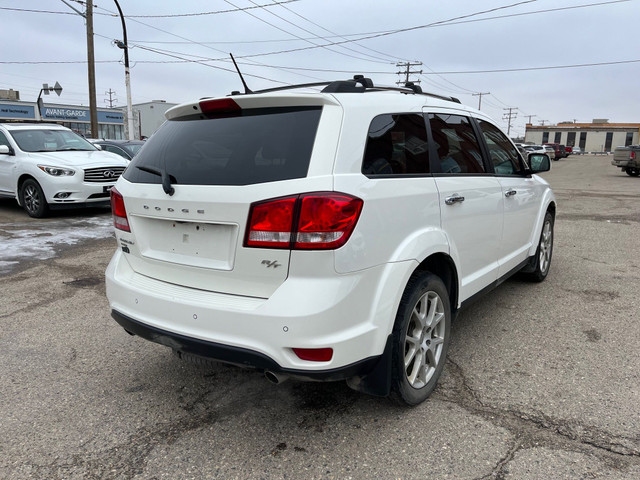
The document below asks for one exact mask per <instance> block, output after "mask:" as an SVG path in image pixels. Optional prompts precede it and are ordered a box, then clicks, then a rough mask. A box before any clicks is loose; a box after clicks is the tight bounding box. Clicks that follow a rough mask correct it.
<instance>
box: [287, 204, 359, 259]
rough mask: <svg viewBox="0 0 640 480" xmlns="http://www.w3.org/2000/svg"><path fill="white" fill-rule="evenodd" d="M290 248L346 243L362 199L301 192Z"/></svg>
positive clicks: (330, 245) (332, 246) (309, 247)
mask: <svg viewBox="0 0 640 480" xmlns="http://www.w3.org/2000/svg"><path fill="white" fill-rule="evenodd" d="M300 200H301V206H300V219H299V221H298V230H297V232H296V238H295V244H294V247H293V248H294V249H315V248H323V249H331V248H338V247H340V246H342V245H344V244H345V243H346V241H347V240H348V239H349V236H350V235H351V232H352V231H353V228H354V227H355V226H356V222H357V221H358V216H359V215H360V210H361V209H362V200H360V199H359V198H354V197H351V196H349V195H344V194H336V193H319V194H308V195H301V197H300Z"/></svg>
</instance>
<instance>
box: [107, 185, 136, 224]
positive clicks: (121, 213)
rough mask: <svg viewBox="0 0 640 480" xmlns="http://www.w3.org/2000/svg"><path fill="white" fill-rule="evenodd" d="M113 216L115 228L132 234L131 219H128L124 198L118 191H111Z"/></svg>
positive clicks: (113, 189)
mask: <svg viewBox="0 0 640 480" xmlns="http://www.w3.org/2000/svg"><path fill="white" fill-rule="evenodd" d="M111 214H112V215H113V226H114V227H116V228H117V229H118V230H124V231H125V232H130V231H131V228H129V219H128V218H127V209H126V208H125V206H124V198H122V195H121V194H120V192H119V191H118V190H116V189H115V187H114V188H112V189H111Z"/></svg>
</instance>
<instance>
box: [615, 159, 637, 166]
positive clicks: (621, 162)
mask: <svg viewBox="0 0 640 480" xmlns="http://www.w3.org/2000/svg"><path fill="white" fill-rule="evenodd" d="M611 165H613V166H615V167H619V168H626V167H630V168H638V163H637V162H634V161H632V160H611Z"/></svg>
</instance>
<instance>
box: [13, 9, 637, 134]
mask: <svg viewBox="0 0 640 480" xmlns="http://www.w3.org/2000/svg"><path fill="white" fill-rule="evenodd" d="M65 1H66V3H67V4H69V5H72V6H74V7H75V8H77V9H78V10H81V11H84V10H85V4H84V2H79V1H77V0H65ZM119 3H120V6H121V8H122V10H123V13H124V15H125V19H126V25H127V34H128V40H129V46H130V50H129V58H130V62H131V66H132V68H131V90H132V97H133V103H134V104H135V103H142V102H147V101H151V100H158V99H162V100H166V101H167V102H171V103H181V102H189V101H193V100H196V99H198V98H200V97H205V96H221V95H227V94H228V93H230V92H231V91H232V90H242V85H241V83H240V80H239V78H238V76H237V75H236V74H235V73H233V72H231V71H227V70H230V69H233V66H232V64H231V63H230V61H229V58H228V53H229V52H231V53H233V54H234V56H235V57H236V59H237V60H238V62H239V63H240V68H241V70H242V71H243V73H244V74H245V78H246V80H247V82H248V84H249V86H250V87H251V88H252V89H254V90H257V89H261V88H269V87H274V86H279V85H282V84H291V83H308V82H314V81H323V80H335V79H341V78H349V77H351V76H352V75H353V74H356V73H362V74H365V75H367V76H370V77H371V78H372V79H373V81H374V83H377V84H385V85H391V84H395V82H396V81H398V80H399V79H400V77H399V76H398V75H397V73H396V72H398V70H399V68H398V67H397V66H396V64H397V63H398V62H411V63H416V62H422V65H417V66H412V67H411V70H412V71H420V70H421V71H422V74H414V75H411V78H412V79H419V80H420V81H421V85H422V87H423V89H424V90H427V91H432V92H435V93H439V94H445V95H453V96H456V97H458V98H460V100H461V101H462V103H464V104H466V105H471V106H474V107H477V106H478V101H479V99H480V98H481V99H482V110H483V111H485V112H487V113H488V114H490V115H491V116H492V117H493V118H494V119H495V120H496V121H498V123H499V124H500V125H502V126H503V127H504V128H505V129H506V121H504V120H503V115H504V114H505V113H506V112H505V110H504V109H505V108H507V107H513V108H517V110H513V112H514V113H517V118H516V119H515V120H514V122H513V124H512V136H514V133H515V134H521V135H523V134H524V125H525V122H526V120H527V118H528V116H529V115H535V116H534V117H532V118H531V120H532V123H534V124H536V125H537V124H540V122H541V121H543V120H544V121H545V124H550V123H557V122H560V121H566V120H569V121H574V120H575V121H577V122H591V121H592V119H594V118H608V119H609V120H610V121H611V122H639V123H640V108H639V106H640V100H639V93H640V81H639V79H640V41H639V40H638V39H639V38H640V37H639V36H638V32H639V31H640V24H639V19H640V0H623V1H620V0H619V1H611V0H609V1H606V0H605V1H601V2H596V1H590V0H560V1H559V0H529V1H519V2H517V1H516V0H448V1H446V2H445V1H440V0H422V1H420V0H412V1H405V0H395V1H371V0H366V1H365V0H289V1H287V0H280V1H279V4H276V0H231V1H225V0H199V1H198V0H182V1H179V2H178V1H172V2H159V1H157V0H153V1H152V0H135V1H134V0H119ZM94 5H95V7H94V31H95V38H94V45H95V59H96V62H97V63H96V91H97V105H98V106H100V107H102V106H107V105H108V102H107V100H108V98H109V95H108V94H107V93H106V92H107V91H109V90H112V91H115V92H116V94H115V95H114V98H115V99H116V100H115V103H114V104H115V105H117V106H121V105H125V104H126V92H125V84H124V77H125V75H124V64H123V62H124V58H123V51H122V50H121V49H119V48H117V47H116V46H115V45H114V44H113V40H114V39H122V26H121V23H120V18H119V17H118V16H117V9H116V6H115V3H114V1H113V0H101V1H100V2H97V3H94ZM268 5H271V6H268ZM247 7H257V8H252V9H247ZM258 7H259V8H258ZM483 12H484V13H483ZM0 15H1V17H0V18H2V29H0V44H1V45H2V49H1V50H0V52H1V53H0V89H9V88H13V89H14V90H19V91H20V98H21V99H22V100H28V101H35V99H36V98H37V96H38V93H39V91H40V88H41V86H42V83H49V84H50V85H53V84H54V83H55V82H56V81H58V82H60V84H61V85H62V87H63V92H62V95H61V97H60V98H59V99H58V98H57V97H55V96H54V97H51V96H49V97H45V101H46V102H51V103H54V102H58V101H59V103H64V104H70V105H88V104H89V100H88V98H89V96H88V86H87V84H88V82H87V42H86V26H85V22H84V19H83V18H82V17H81V16H79V15H78V14H76V13H74V12H73V10H72V9H71V8H69V6H67V5H66V4H65V3H64V2H63V1H62V0H0ZM152 16H160V17H152ZM329 44H333V45H330V46H327V45H329ZM276 52H281V53H276ZM194 61H195V62H194ZM587 64H606V65H593V66H577V65H587ZM564 66H572V67H568V68H546V69H545V68H542V67H564ZM497 70H503V71H497ZM504 70H512V71H504ZM479 72H482V73H479ZM487 92H490V93H489V94H487V95H483V96H482V97H479V96H477V95H476V96H474V95H473V94H474V93H476V94H477V93H487Z"/></svg>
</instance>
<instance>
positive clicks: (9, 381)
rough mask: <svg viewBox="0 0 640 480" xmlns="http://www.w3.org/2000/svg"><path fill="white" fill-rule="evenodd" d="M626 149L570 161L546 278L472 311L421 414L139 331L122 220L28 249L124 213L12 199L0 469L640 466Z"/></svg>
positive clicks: (207, 471)
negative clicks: (268, 374)
mask: <svg viewBox="0 0 640 480" xmlns="http://www.w3.org/2000/svg"><path fill="white" fill-rule="evenodd" d="M610 161H611V157H609V156H590V155H583V156H572V157H569V158H568V159H563V160H560V161H557V162H553V168H552V170H551V171H550V172H547V173H545V174H544V175H543V176H544V178H546V179H547V180H548V181H549V182H550V183H551V185H552V187H553V188H554V190H555V193H556V196H557V199H558V214H557V218H556V224H555V245H554V252H553V259H552V265H551V271H550V274H549V277H548V278H547V280H546V281H545V282H543V283H540V284H531V283H527V282H524V281H521V280H519V279H512V280H509V281H507V282H505V283H504V284H502V285H501V286H500V287H498V288H497V289H496V290H494V291H493V292H491V293H490V294H489V295H487V296H486V297H484V298H483V299H482V300H480V301H479V302H477V303H475V304H474V305H473V306H471V307H470V308H469V309H467V310H465V311H464V312H462V313H461V314H460V316H459V317H458V319H457V321H456V322H455V323H454V324H453V328H452V334H453V339H452V344H451V347H450V350H449V355H448V359H447V365H446V368H445V372H444V375H443V377H442V379H441V382H440V385H439V386H438V388H437V389H436V391H435V392H434V394H433V395H432V397H431V398H430V399H429V400H427V401H426V402H425V403H423V404H421V405H419V406H417V407H415V408H406V407H401V406H398V405H395V404H394V403H392V402H391V401H389V400H387V399H381V398H375V397H370V396H365V395H362V394H359V393H357V392H354V391H352V390H350V389H349V388H348V387H347V386H346V385H345V384H344V383H342V382H341V383H328V384H327V383H302V382H296V381H292V380H290V381H287V382H285V383H283V384H281V385H273V384H271V383H269V382H268V381H267V380H266V379H265V378H264V377H263V376H262V375H261V374H259V373H257V372H253V371H247V370H240V369H238V368H235V367H229V366H225V365H215V364H212V365H194V364H191V363H187V362H184V361H181V360H180V359H178V358H177V357H175V356H174V355H172V354H171V352H170V351H169V349H167V348H166V347H162V346H160V345H156V344H152V343H150V342H147V341H144V340H141V339H139V338H136V337H131V336H129V335H128V334H126V333H125V332H124V330H122V328H120V327H119V326H118V325H117V324H116V323H115V322H114V321H113V320H112V319H111V317H110V315H109V307H108V303H107V300H106V297H105V288H104V270H105V268H106V265H107V263H108V261H109V259H110V257H111V255H112V253H113V251H114V250H115V241H114V240H113V238H112V237H111V235H109V234H108V232H107V234H100V235H98V236H95V237H83V236H80V238H78V239H77V240H75V241H73V242H66V243H65V242H64V241H61V242H60V243H58V244H55V245H54V246H53V247H52V249H51V251H52V252H53V253H52V254H50V255H47V256H45V257H43V258H40V257H38V258H36V257H35V256H33V255H31V256H22V257H20V256H19V255H16V254H15V245H16V244H15V241H14V240H15V235H16V234H15V232H16V231H19V230H20V231H22V230H25V229H27V230H29V229H30V230H32V231H33V232H34V235H35V236H37V237H43V238H45V240H46V237H47V235H49V234H50V232H51V230H52V229H54V227H55V229H59V228H60V229H62V230H63V231H64V228H65V225H66V226H68V227H72V226H73V227H74V228H75V227H77V226H78V224H80V226H82V225H85V226H87V228H88V229H90V230H91V229H93V228H94V227H95V226H96V225H98V226H100V228H102V226H103V225H104V223H105V222H108V219H109V213H108V212H105V211H103V210H101V211H88V212H87V211H83V212H75V213H67V212H65V213H62V214H56V215H55V216H54V217H53V218H50V219H46V220H35V219H30V218H29V217H27V216H26V214H24V213H23V212H22V211H21V210H20V209H19V208H18V207H17V206H16V205H15V202H13V201H11V200H1V201H0V261H2V260H7V258H3V256H4V257H7V253H6V252H7V251H8V250H6V249H4V250H3V247H2V245H8V244H11V245H13V246H14V247H12V248H13V249H12V250H11V251H12V252H13V253H12V255H13V257H12V258H13V260H12V262H15V263H12V264H11V267H10V268H9V267H7V268H6V269H5V270H4V271H3V270H0V281H1V285H2V293H1V294H0V325H1V328H0V371H1V372H2V373H1V375H0V412H2V414H1V415H0V432H2V434H1V435H0V478H2V479H15V480H21V479H47V480H57V479H64V480H73V479H135V480H161V479H162V480H164V479H207V478H219V479H235V478H238V479H248V478H250V479H262V478H264V479H272V478H273V479H285V478H286V479H302V478H304V479H305V480H306V479H315V478H323V479H324V478H329V479H331V478H339V479H349V478H352V479H368V478H376V479H378V478H379V479H425V478H431V479H505V480H506V479H509V480H512V479H513V480H515V479H518V480H519V479H525V480H526V479H565V478H566V479H591V478H597V479H606V480H614V479H637V478H640V354H639V352H640V322H639V321H640V313H639V311H640V301H639V300H638V292H640V276H639V275H638V268H639V266H640V257H639V256H638V245H640V178H632V177H629V176H627V175H626V174H624V173H621V172H620V170H618V169H616V168H615V167H613V166H611V165H610ZM78 222H80V223H78ZM17 225H19V226H17ZM51 237H52V238H51V239H49V240H50V243H51V242H55V241H56V240H54V238H64V236H51ZM11 242H13V243H11Z"/></svg>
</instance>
